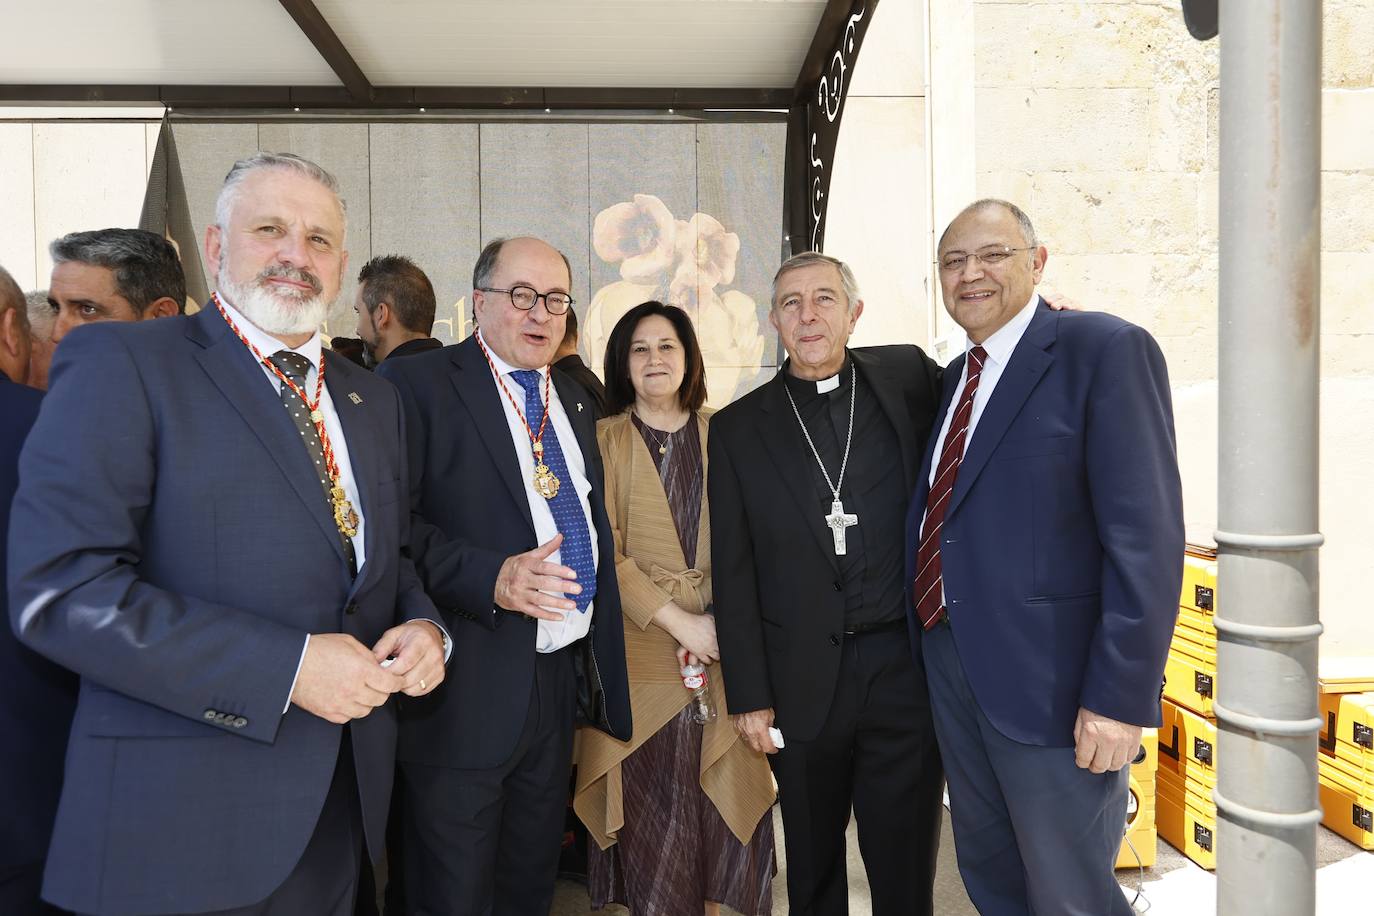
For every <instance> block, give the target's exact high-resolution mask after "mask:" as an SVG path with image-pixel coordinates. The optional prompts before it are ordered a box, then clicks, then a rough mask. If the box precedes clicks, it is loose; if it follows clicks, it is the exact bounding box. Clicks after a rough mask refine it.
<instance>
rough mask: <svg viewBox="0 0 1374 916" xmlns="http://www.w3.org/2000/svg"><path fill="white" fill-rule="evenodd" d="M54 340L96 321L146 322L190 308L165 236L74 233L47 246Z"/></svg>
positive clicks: (126, 232)
mask: <svg viewBox="0 0 1374 916" xmlns="http://www.w3.org/2000/svg"><path fill="white" fill-rule="evenodd" d="M48 252H49V253H50V254H51V255H52V260H53V268H52V279H51V280H50V281H49V284H48V286H49V288H48V305H49V306H50V307H51V308H52V311H53V314H54V315H55V316H56V321H55V323H54V325H53V329H52V342H53V343H54V344H59V343H61V342H62V338H64V337H66V336H67V334H69V333H70V332H71V330H72V328H76V327H80V326H81V325H83V324H90V323H92V322H97V321H143V320H145V319H148V318H162V317H165V316H167V315H179V314H181V313H183V312H185V311H186V276H185V274H184V273H183V272H182V268H181V259H180V258H179V257H178V256H177V250H176V248H174V247H173V246H172V243H171V242H169V241H167V239H165V238H163V237H162V236H160V235H158V234H157V233H155V232H147V231H145V230H143V229H94V230H91V231H88V232H73V233H71V234H69V235H64V236H62V237H61V238H59V239H55V240H54V241H53V242H52V244H51V245H49V246H48Z"/></svg>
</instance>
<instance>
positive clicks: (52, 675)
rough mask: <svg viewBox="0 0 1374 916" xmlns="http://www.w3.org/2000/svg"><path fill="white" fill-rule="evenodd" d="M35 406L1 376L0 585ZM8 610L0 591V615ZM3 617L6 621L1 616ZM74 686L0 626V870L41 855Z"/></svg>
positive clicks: (36, 401) (36, 395)
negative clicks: (0, 798)
mask: <svg viewBox="0 0 1374 916" xmlns="http://www.w3.org/2000/svg"><path fill="white" fill-rule="evenodd" d="M42 403H43V394H42V392H40V391H35V390H34V389H32V388H25V387H24V386H23V385H19V384H15V383H14V382H11V381H10V380H9V379H7V378H6V377H5V374H4V373H3V372H0V583H3V582H4V581H5V554H6V551H5V538H6V534H7V532H8V531H9V522H10V503H11V501H12V500H13V499H14V491H15V490H17V489H18V488H19V449H20V447H21V446H23V444H24V439H25V438H27V436H28V434H29V429H30V428H31V427H32V426H33V421H34V420H36V419H37V418H38V407H39V405H40V404H42ZM16 536H17V537H26V536H27V535H26V533H25V532H19V533H18V534H17V535H16ZM8 610H9V601H8V599H7V598H6V596H5V594H4V590H3V589H0V611H6V612H8ZM4 619H5V620H6V621H8V620H9V617H8V613H7V614H6V616H5V617H4ZM76 683H77V682H76V675H74V674H72V673H71V672H70V671H67V670H66V669H64V668H61V667H59V666H57V665H54V664H53V663H52V662H50V661H48V660H47V659H46V658H43V657H42V656H41V655H38V654H37V653H35V652H33V651H31V650H30V649H27V648H25V647H24V646H23V645H21V644H20V642H19V641H18V640H17V639H15V637H14V633H13V632H11V630H10V628H9V627H8V626H4V627H0V786H3V787H4V793H5V794H4V800H3V803H0V808H3V810H4V812H5V813H4V815H3V816H0V873H3V872H4V871H5V870H7V869H10V868H15V867H18V866H24V865H29V866H32V865H34V864H36V863H39V862H42V861H43V857H44V856H46V855H47V854H48V840H49V839H50V838H51V837H52V822H53V817H54V816H55V815H56V814H57V796H58V794H59V793H60V792H61V791H62V759H63V756H64V755H65V754H66V752H67V730H68V729H69V728H71V724H72V710H73V709H74V708H75V707H76Z"/></svg>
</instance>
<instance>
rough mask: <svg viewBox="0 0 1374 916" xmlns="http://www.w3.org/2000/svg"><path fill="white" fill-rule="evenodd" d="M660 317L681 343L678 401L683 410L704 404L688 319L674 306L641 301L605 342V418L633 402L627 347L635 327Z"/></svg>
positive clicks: (702, 374)
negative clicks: (683, 362)
mask: <svg viewBox="0 0 1374 916" xmlns="http://www.w3.org/2000/svg"><path fill="white" fill-rule="evenodd" d="M652 315H662V316H663V317H664V318H667V319H668V321H669V322H671V323H672V325H673V329H674V330H675V331H677V337H678V340H680V341H682V351H683V355H684V356H685V357H686V362H687V365H686V367H685V371H684V372H683V373H682V387H681V388H679V389H678V390H677V399H678V402H679V403H680V404H681V405H682V406H683V407H685V408H686V409H687V410H691V411H696V410H700V409H701V405H702V404H705V403H706V365H705V363H703V362H702V360H701V346H700V345H699V344H698V343H697V332H696V330H695V329H694V328H693V327H692V319H690V318H688V317H687V313H686V312H684V311H683V310H682V309H680V308H678V307H677V306H676V305H664V304H663V303H662V302H658V301H656V300H652V299H651V300H650V301H648V302H641V303H640V304H639V305H636V306H635V307H634V308H632V309H630V310H629V311H628V312H626V313H625V314H624V315H623V316H622V317H621V319H620V320H619V321H617V322H616V323H615V327H614V328H613V329H611V337H610V339H609V340H607V341H606V375H605V379H606V416H608V417H610V416H615V415H616V414H618V413H620V412H622V411H624V410H625V409H627V408H628V407H629V406H630V405H631V404H633V403H634V402H635V389H634V385H633V384H631V382H630V344H631V343H632V342H633V340H634V335H635V328H637V327H639V323H640V322H641V321H643V320H644V319H645V318H648V317H650V316H652Z"/></svg>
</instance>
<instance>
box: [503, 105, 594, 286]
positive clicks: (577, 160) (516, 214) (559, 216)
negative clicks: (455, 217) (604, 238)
mask: <svg viewBox="0 0 1374 916" xmlns="http://www.w3.org/2000/svg"><path fill="white" fill-rule="evenodd" d="M481 152H482V241H483V242H487V241H490V240H491V239H493V238H495V237H497V236H517V235H533V236H537V237H538V238H541V239H543V240H544V241H546V242H548V243H549V244H550V245H553V246H554V247H556V248H558V249H559V250H560V251H562V252H563V253H564V254H565V255H567V257H568V261H569V262H570V263H571V264H572V273H573V277H572V295H573V298H574V299H575V300H577V301H578V302H579V303H583V302H586V301H587V299H588V296H587V289H588V284H587V271H588V267H589V263H590V255H591V241H590V238H591V230H590V225H589V219H588V216H587V212H588V203H587V125H585V124H483V125H481Z"/></svg>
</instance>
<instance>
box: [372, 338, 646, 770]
mask: <svg viewBox="0 0 1374 916" xmlns="http://www.w3.org/2000/svg"><path fill="white" fill-rule="evenodd" d="M550 371H551V372H552V374H553V385H554V388H555V389H556V390H557V391H558V397H559V400H560V401H561V402H562V404H563V407H564V409H565V410H566V412H567V415H568V421H569V422H570V423H571V425H572V428H573V431H574V433H575V434H576V436H577V442H576V443H575V444H574V443H568V442H563V443H561V445H562V447H563V449H564V451H565V452H566V451H567V450H569V449H571V448H574V447H581V449H582V457H583V460H584V461H585V463H586V468H587V476H588V478H589V480H590V482H591V485H592V491H591V494H590V495H589V501H590V503H591V507H590V508H591V518H592V524H594V525H595V526H596V536H597V546H598V551H599V552H598V556H597V576H596V589H597V591H596V599H595V602H594V605H593V608H592V612H591V613H592V615H593V617H592V628H591V632H590V633H589V634H588V637H587V638H585V639H583V640H581V641H580V642H579V644H578V645H577V647H576V651H575V653H574V661H575V663H576V664H577V666H578V682H579V689H578V698H579V706H580V713H581V715H582V717H583V718H584V719H585V720H586V721H587V722H588V723H589V724H592V725H595V726H597V727H599V728H601V729H602V730H604V731H606V732H608V733H609V734H611V735H613V736H615V737H617V738H620V739H622V740H623V739H628V738H629V737H630V694H629V686H628V680H627V678H626V674H625V631H624V625H623V621H622V618H621V615H620V588H619V586H618V585H617V584H616V576H615V540H614V538H613V536H612V534H611V525H610V520H609V519H608V517H607V515H606V491H605V479H604V478H605V475H604V472H603V470H602V464H601V452H600V450H599V449H598V447H597V444H596V419H595V415H594V414H595V412H594V410H593V409H592V408H593V402H592V399H591V396H590V395H588V394H587V392H586V391H584V390H583V388H582V387H581V386H580V385H578V384H577V383H576V382H574V381H572V379H570V378H568V377H567V376H566V375H564V374H563V373H562V372H560V371H559V370H557V369H552V370H550ZM377 373H378V374H379V375H381V376H383V377H384V378H386V379H389V380H390V381H392V382H393V383H395V385H396V387H397V389H398V390H399V391H400V392H401V401H402V403H403V404H404V405H405V411H406V431H407V433H408V435H409V437H410V441H409V456H410V481H411V503H410V505H411V509H412V512H413V513H414V514H413V515H412V518H411V544H410V553H411V556H412V557H413V558H414V560H415V567H416V569H417V570H418V571H419V573H420V578H421V579H422V580H423V581H424V585H425V590H426V591H427V592H428V593H429V595H430V597H431V598H433V599H434V603H435V604H436V605H437V606H438V608H439V610H440V613H442V614H443V615H444V619H445V623H446V625H447V626H448V632H449V634H450V636H451V637H452V639H453V656H452V666H451V668H450V671H449V675H448V678H447V679H446V681H445V683H444V685H443V687H441V688H440V689H438V690H435V691H433V692H432V693H430V694H428V695H427V696H424V697H420V698H418V699H412V698H410V697H405V698H403V699H402V702H401V745H400V751H399V756H400V758H401V759H402V760H408V761H411V762H414V763H422V764H427V765H430V766H443V767H459V768H463V769H485V768H490V767H495V766H499V765H501V764H503V763H505V762H506V761H507V760H508V759H509V758H510V755H511V754H512V753H513V752H514V751H515V746H516V742H517V741H518V739H519V737H520V732H521V730H522V729H523V727H524V724H525V717H526V714H527V712H528V711H529V705H530V690H531V688H532V686H533V684H534V662H535V650H534V644H535V627H536V624H535V621H534V619H533V618H531V617H527V616H525V615H523V614H513V613H509V612H506V611H498V610H496V609H495V608H494V607H493V605H492V598H493V595H494V594H495V591H496V576H497V573H498V572H499V571H500V569H501V564H502V563H504V562H505V560H506V558H507V557H509V556H512V555H514V554H519V553H525V552H526V551H530V550H533V549H534V548H535V547H537V546H539V544H538V541H537V540H536V537H535V532H534V521H533V519H532V518H531V516H530V508H529V500H528V499H527V497H526V495H525V484H524V481H523V480H521V479H520V464H519V461H518V459H517V457H516V453H515V447H514V445H513V444H512V442H511V437H510V427H509V425H508V423H507V422H506V414H505V409H504V407H502V404H501V393H500V392H499V391H498V390H497V388H496V383H495V381H494V380H493V378H492V374H491V367H490V366H489V365H488V364H487V361H486V357H484V356H483V354H482V351H481V349H480V348H479V346H478V344H477V340H476V338H475V337H469V338H467V339H466V340H464V341H463V342H462V343H458V344H454V345H452V346H448V347H444V348H443V349H442V350H434V351H431V352H429V353H420V354H417V355H414V356H408V357H406V358H405V359H399V360H397V359H388V360H386V361H385V362H383V363H382V364H381V365H380V366H378V367H377ZM579 404H581V405H583V406H584V408H585V409H582V410H579V409H578V405H579Z"/></svg>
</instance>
